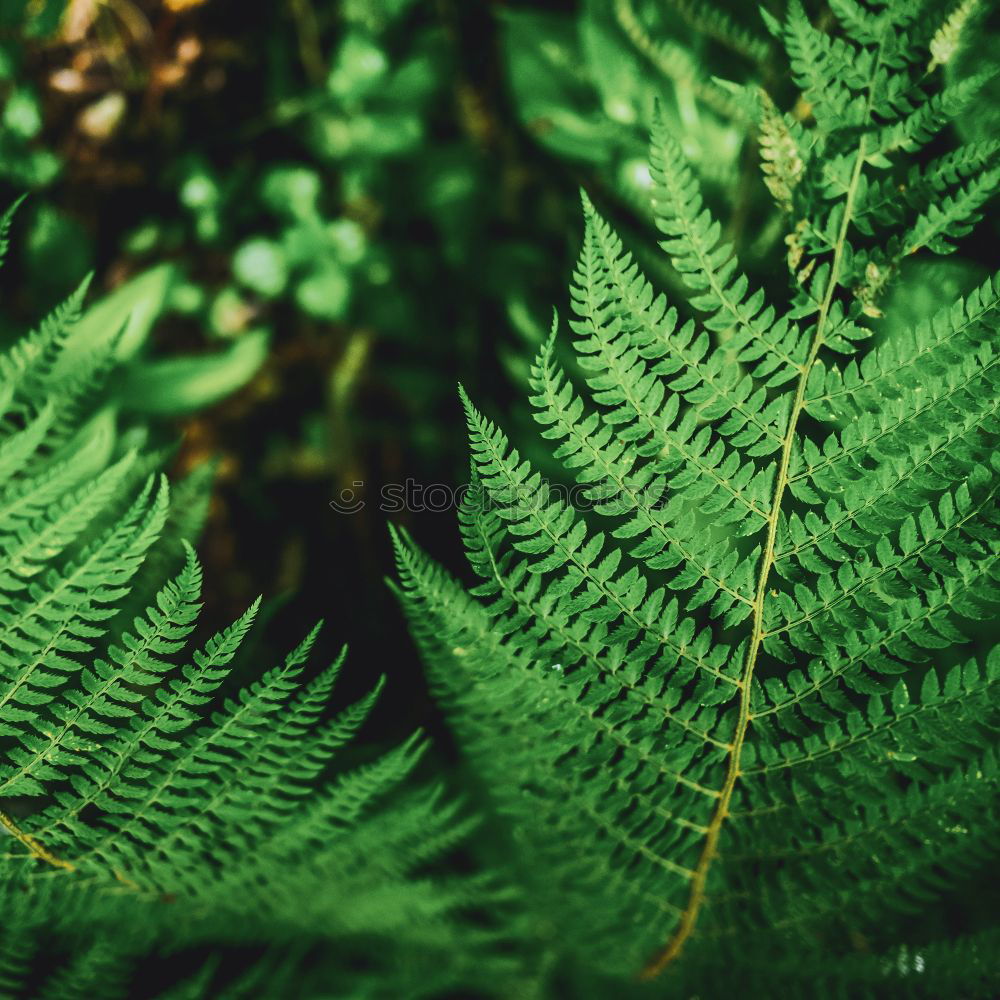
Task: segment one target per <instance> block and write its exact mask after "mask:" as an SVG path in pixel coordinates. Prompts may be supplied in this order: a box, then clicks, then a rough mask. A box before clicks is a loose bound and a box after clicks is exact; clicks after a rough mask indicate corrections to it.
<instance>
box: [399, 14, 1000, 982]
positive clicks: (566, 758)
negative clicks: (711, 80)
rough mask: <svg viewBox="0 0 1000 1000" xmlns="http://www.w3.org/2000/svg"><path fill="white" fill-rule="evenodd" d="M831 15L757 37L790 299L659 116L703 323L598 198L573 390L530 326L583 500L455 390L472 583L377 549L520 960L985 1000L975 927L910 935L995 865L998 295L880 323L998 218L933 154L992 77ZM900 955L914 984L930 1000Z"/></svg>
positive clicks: (920, 32)
mask: <svg viewBox="0 0 1000 1000" xmlns="http://www.w3.org/2000/svg"><path fill="white" fill-rule="evenodd" d="M833 13H834V15H835V16H836V19H837V24H836V27H835V28H834V30H833V31H832V32H825V31H822V30H819V29H818V28H817V27H815V26H814V24H813V22H812V21H811V20H810V19H809V18H808V17H807V16H806V14H805V12H804V10H803V9H802V7H801V6H800V5H799V3H798V2H797V0H796V2H793V3H791V4H790V5H789V8H788V12H787V14H786V15H785V16H784V17H783V18H782V19H781V20H778V19H775V18H774V17H771V16H770V15H768V16H767V24H768V26H769V28H770V30H771V32H772V34H773V35H774V36H775V38H776V39H777V40H778V41H779V42H780V44H781V45H782V46H783V48H784V49H785V50H786V52H787V54H788V59H789V61H790V64H791V72H792V77H793V80H794V83H795V85H796V87H797V88H799V89H800V90H801V92H802V94H803V95H804V100H805V102H807V107H808V116H809V117H808V119H807V120H800V119H802V118H804V117H805V116H802V115H800V116H799V118H796V117H794V116H792V115H783V114H781V113H779V112H778V111H777V110H776V109H775V108H774V106H773V104H772V103H771V102H770V100H769V99H764V98H761V97H760V95H759V94H758V93H757V92H752V93H751V92H744V93H742V94H740V95H739V97H740V100H741V101H742V102H743V104H744V106H745V107H747V108H753V107H756V115H757V117H758V125H759V128H760V131H761V136H762V149H763V157H762V159H763V162H764V167H765V180H766V181H767V186H768V187H769V188H770V191H771V193H772V195H773V196H774V198H775V200H776V202H777V204H778V207H779V208H780V209H781V210H782V212H783V213H784V214H785V216H786V217H787V219H788V225H789V228H790V229H791V234H790V238H789V241H788V242H789V246H790V253H789V268H790V274H789V276H788V281H787V288H788V291H787V293H786V296H785V299H784V301H781V302H779V301H777V300H773V299H770V297H769V296H767V295H765V292H764V290H763V289H760V288H755V287H754V286H753V285H752V284H751V283H750V282H749V281H748V279H747V278H746V277H745V276H744V274H743V273H742V272H741V271H740V268H739V265H738V263H737V261H736V259H735V257H734V255H733V251H732V248H731V246H730V245H729V244H728V243H727V242H726V240H725V239H724V237H723V235H722V228H721V226H720V224H719V223H718V222H717V221H715V219H714V218H713V216H712V214H711V213H710V212H709V211H708V210H707V209H706V208H705V205H704V203H703V201H702V197H701V194H700V191H699V185H698V182H697V180H696V178H695V176H694V174H693V172H692V170H691V169H690V167H689V166H688V164H687V160H686V157H685V155H684V152H683V151H682V149H681V147H680V145H679V143H678V141H677V139H676V138H675V136H674V132H675V129H674V128H673V126H672V125H671V123H670V121H669V119H668V118H667V117H666V116H663V115H661V116H659V117H658V118H657V119H656V120H655V121H654V125H653V141H652V155H651V166H650V174H651V177H652V200H651V210H652V214H653V217H654V218H655V221H656V226H657V228H658V230H659V232H660V234H661V237H662V241H661V247H662V248H663V250H664V251H665V252H666V254H667V255H668V257H669V260H670V263H671V265H672V266H673V268H674V269H675V270H676V271H677V272H678V273H679V274H680V275H681V277H682V279H683V281H684V284H685V285H686V286H687V288H688V290H689V294H688V297H687V306H688V307H689V308H690V309H691V311H692V312H693V314H694V318H691V319H687V320H685V319H683V317H682V316H680V315H679V314H678V312H677V310H676V309H675V308H673V307H672V306H671V305H670V304H669V303H668V301H667V299H666V298H665V297H664V296H663V295H660V294H657V293H656V291H655V289H654V288H653V286H652V285H651V284H650V282H649V281H647V279H646V278H645V276H644V275H643V273H642V272H641V271H640V269H639V267H638V266H637V264H636V263H635V261H633V259H632V256H631V255H630V254H629V253H628V252H626V251H625V250H624V248H623V247H622V244H621V242H620V241H619V240H618V238H617V236H616V235H615V233H614V231H613V230H612V228H611V227H610V226H609V225H608V224H607V223H606V222H605V221H604V220H603V219H602V218H601V217H600V215H599V214H598V213H597V211H596V210H595V209H594V207H593V206H592V204H591V203H590V201H589V199H587V198H586V197H585V198H584V214H585V220H586V229H585V233H584V241H583V249H582V251H581V255H580V260H579V264H578V267H577V270H576V272H575V275H574V284H573V288H572V300H573V312H574V314H575V318H574V319H573V320H572V321H571V322H570V327H571V329H572V330H573V332H574V333H575V334H576V342H575V346H576V349H577V355H578V357H577V370H578V371H579V372H580V373H581V375H582V378H581V379H578V378H576V377H575V375H574V372H573V371H571V372H570V373H569V374H567V373H566V372H564V370H563V368H562V366H561V365H560V364H559V363H558V362H557V360H556V357H555V352H554V343H555V337H556V333H555V331H554V333H553V339H552V340H550V342H549V343H548V344H547V345H546V346H545V347H544V348H543V350H542V351H541V352H540V354H539V356H538V358H537V360H536V363H535V366H534V369H533V376H532V388H533V398H532V403H533V405H534V407H535V410H536V416H537V420H538V423H539V424H540V425H541V427H542V434H543V436H544V437H545V438H547V439H549V440H550V441H552V442H553V444H554V446H555V452H554V457H555V458H556V459H558V460H559V461H560V462H561V464H562V465H563V466H564V467H565V468H566V469H567V470H570V471H571V472H572V474H573V476H574V478H575V479H576V482H577V484H578V488H577V490H576V492H575V493H574V494H572V495H571V498H570V499H569V500H568V499H567V498H566V495H565V494H563V493H561V492H558V491H555V492H553V491H552V489H551V485H550V484H547V483H546V482H545V481H544V480H543V479H542V478H541V476H540V475H539V474H538V473H537V472H536V471H535V470H534V469H533V468H532V466H531V465H530V464H529V463H528V462H527V461H525V460H523V459H522V457H521V455H520V454H519V453H518V451H517V450H515V448H514V447H513V446H512V445H511V443H510V441H509V440H508V439H507V437H506V436H505V434H504V433H503V432H502V431H501V430H500V429H498V428H497V427H496V426H495V425H494V424H493V423H492V422H490V421H489V420H488V419H487V418H485V417H484V416H483V415H482V414H481V413H480V412H479V411H478V410H477V409H476V408H475V406H474V405H473V404H472V403H471V402H470V401H469V400H468V398H467V397H465V396H464V395H463V402H464V405H465V409H466V415H467V419H468V425H469V430H470V440H471V446H472V459H473V475H474V478H473V484H472V488H471V489H470V491H469V493H468V495H467V497H466V502H465V504H464V506H463V509H462V512H461V515H460V520H461V524H462V529H463V535H464V540H465V545H466V549H467V552H468V553H469V557H470V562H471V564H472V566H473V569H474V570H475V571H476V573H477V575H478V576H479V577H480V580H481V582H480V583H479V584H478V585H477V586H476V587H475V588H474V590H473V591H472V593H471V595H470V594H467V593H466V592H465V590H464V589H463V587H462V586H461V585H460V584H459V583H457V582H456V581H455V580H453V579H452V578H450V577H449V576H448V575H446V574H445V573H444V572H443V571H442V570H440V569H438V568H436V567H435V566H434V565H433V564H432V563H430V562H429V561H428V560H427V558H426V557H425V556H423V555H422V554H421V553H420V552H419V551H418V550H417V549H416V548H415V547H414V546H413V544H412V543H411V542H410V541H409V539H408V538H406V537H405V536H404V537H400V538H399V539H398V546H397V547H398V553H399V565H400V572H401V580H402V596H403V602H404V605H405V607H406V609H407V612H408V614H409V616H410V620H411V623H412V626H413V628H414V631H415V633H416V635H417V637H418V640H419V642H420V645H421V648H422V651H423V654H424V657H425V660H426V663H427V666H428V670H429V671H430V675H431V679H432V682H433V683H434V685H435V686H436V688H437V690H438V691H439V693H440V697H441V699H442V701H443V703H444V704H445V706H446V708H447V709H448V711H449V713H450V715H451V717H452V718H453V720H454V725H455V728H456V731H457V733H458V735H459V737H460V740H461V742H462V744H463V746H464V747H465V750H466V752H467V754H468V757H469V759H470V761H471V762H472V764H473V765H474V767H475V768H476V769H477V770H478V772H479V773H480V775H481V778H482V783H483V786H484V788H485V789H487V790H488V794H489V795H490V796H491V797H492V800H493V802H494V804H495V808H496V812H497V814H498V816H499V817H500V821H501V822H502V823H504V824H506V826H507V828H508V829H509V833H510V837H511V841H512V844H515V845H516V848H515V852H516V855H517V858H518V861H519V863H520V868H521V873H522V878H523V880H524V884H525V886H526V892H527V897H528V900H529V904H530V906H531V908H532V911H533V914H534V917H535V919H536V921H537V927H538V928H539V930H538V934H539V936H540V937H542V938H543V940H545V941H546V942H548V946H549V947H551V948H553V949H555V950H557V951H558V953H559V954H560V955H562V956H563V960H564V962H565V963H567V964H568V965H570V966H581V965H582V966H583V967H584V968H586V969H589V970H590V972H587V973H584V974H583V976H584V978H585V979H586V978H587V977H588V976H593V975H598V976H599V975H607V974H609V973H610V974H617V975H623V976H627V975H630V974H633V975H634V974H636V973H639V972H640V970H645V974H646V975H647V976H655V975H657V974H658V973H660V972H661V971H662V970H663V969H664V968H666V969H667V971H666V972H665V973H664V976H665V986H664V990H665V991H667V992H668V993H669V991H670V989H671V985H670V984H671V982H675V981H676V982H677V983H678V984H684V985H679V988H681V989H684V988H686V987H689V988H690V989H691V991H693V992H697V993H699V994H701V993H702V991H707V992H706V994H705V995H711V996H716V995H731V994H732V992H733V990H742V989H748V990H750V991H751V992H760V993H761V994H763V995H768V994H771V993H773V992H775V991H777V992H781V993H784V992H786V990H788V991H794V990H795V989H797V988H798V984H801V988H802V991H803V992H804V993H805V994H806V995H814V993H815V991H816V990H817V989H818V988H819V984H820V983H823V984H824V985H823V987H822V990H821V992H830V993H832V994H835V995H839V994H840V993H843V994H844V995H858V991H871V992H873V995H895V993H896V992H898V993H899V994H900V995H909V994H911V993H912V994H913V995H934V994H935V990H936V988H937V987H935V986H933V985H932V984H933V983H935V982H936V983H941V982H942V981H947V980H948V979H949V976H950V975H951V973H950V972H949V971H948V970H949V969H954V967H955V966H956V965H958V964H960V962H961V960H960V959H957V958H955V956H956V955H960V954H961V953H962V949H963V947H968V948H969V949H970V954H974V955H975V956H976V960H975V961H972V962H970V964H969V968H968V972H969V980H968V991H969V992H970V994H972V995H986V993H988V992H989V988H990V987H989V985H988V984H987V980H989V981H991V982H992V985H993V986H994V987H995V986H996V982H995V980H994V976H995V972H996V969H995V967H994V968H993V969H989V968H988V967H987V966H986V965H984V964H983V963H984V959H983V957H982V956H983V955H984V949H987V948H988V945H987V944H984V943H983V942H985V941H987V940H988V939H989V936H990V935H991V934H992V933H993V929H992V927H990V928H989V929H987V930H985V931H984V932H983V933H984V934H985V935H986V936H985V937H982V938H980V939H978V943H976V944H968V945H967V946H966V945H962V944H957V945H953V944H951V943H948V941H947V935H946V934H944V933H943V931H942V929H940V928H937V927H935V925H934V921H933V920H932V919H930V917H931V915H932V912H933V909H934V907H935V906H936V905H938V904H937V901H938V900H940V899H942V898H943V897H947V895H948V894H949V893H950V892H958V891H960V889H961V887H962V886H964V885H965V884H966V881H967V880H969V879H974V878H977V877H978V878H980V879H981V878H982V877H983V876H984V874H985V873H986V872H988V871H989V867H990V865H991V863H995V853H994V852H995V843H996V834H997V815H996V801H997V794H996V792H997V788H996V785H997V779H998V774H1000V771H998V765H997V760H996V756H995V752H994V748H993V740H994V737H995V728H996V724H997V719H996V716H995V709H994V708H993V704H994V703H995V683H996V680H997V678H998V677H1000V654H998V652H997V651H996V650H995V649H994V648H993V646H992V644H993V641H994V637H993V636H988V637H984V638H982V640H981V641H980V637H981V636H982V630H981V626H979V625H978V623H979V622H982V621H992V620H995V615H996V606H997V601H998V600H1000V573H998V568H997V557H998V554H1000V512H998V509H997V505H996V482H997V472H998V469H1000V463H998V461H997V458H996V445H997V431H998V429H1000V428H998V424H997V419H996V410H997V400H998V398H1000V391H998V390H1000V382H998V376H997V369H996V361H997V358H998V356H1000V355H998V348H997V340H996V330H997V323H996V312H997V307H998V304H1000V280H998V279H997V278H993V279H991V280H988V281H986V282H985V283H983V284H982V285H981V286H980V287H978V288H976V289H974V290H972V291H970V292H969V293H968V294H967V295H965V296H963V297H961V298H959V299H958V300H957V301H954V302H953V303H951V304H949V305H947V306H946V307H944V308H942V309H940V310H939V311H938V312H937V313H935V314H934V315H928V316H925V317H923V318H922V319H921V321H920V322H919V323H917V324H916V325H915V326H914V327H913V328H911V329H905V328H904V329H902V330H901V329H900V328H899V327H898V326H896V327H895V328H893V327H891V326H890V323H889V321H888V320H887V319H885V318H883V311H884V310H883V306H884V305H885V301H886V299H885V294H884V293H885V291H886V289H887V288H888V287H889V286H890V285H891V283H892V282H893V281H894V280H895V279H896V275H897V271H898V270H899V269H900V267H901V264H902V262H903V260H904V258H906V257H908V256H910V255H912V254H914V253H918V252H923V253H927V252H930V253H939V254H940V253H949V252H951V251H952V250H953V249H954V248H955V246H956V244H960V242H961V240H962V238H963V237H965V236H966V235H967V234H968V233H969V232H970V230H971V229H972V227H973V225H974V224H975V223H976V222H977V221H978V220H979V219H980V217H981V215H982V211H983V207H984V204H985V201H986V199H987V198H988V197H989V196H991V195H992V194H993V193H995V191H996V189H997V184H998V180H1000V175H998V173H997V170H996V167H995V150H993V149H992V147H991V146H989V145H988V144H987V145H984V144H982V143H979V142H976V143H972V144H970V145H968V146H963V147H960V148H959V149H957V150H955V151H953V152H944V153H939V152H938V151H937V150H936V149H935V148H934V147H933V146H932V145H929V144H931V143H932V140H933V139H934V137H935V136H936V135H937V134H938V133H939V132H940V131H941V130H942V129H944V128H945V127H946V126H947V124H948V123H949V122H950V121H951V120H952V119H954V118H955V116H957V115H960V114H962V113H964V112H965V111H966V110H967V109H969V108H970V107H973V106H974V102H975V100H976V97H977V94H978V93H979V91H980V90H981V88H982V86H983V84H984V82H985V79H986V78H985V77H984V76H983V75H974V76H969V77H961V78H957V79H949V80H947V81H942V79H941V70H940V66H941V64H942V63H943V62H945V61H946V60H947V59H949V58H950V56H949V52H950V51H951V50H950V49H949V46H948V44H946V41H947V39H946V35H947V33H948V32H953V31H954V30H955V29H954V25H955V19H954V18H949V14H950V12H949V11H948V10H947V9H942V8H941V7H940V6H939V5H936V4H932V3H923V4H921V3H912V2H903V0H897V2H894V0H887V2H884V3H878V4H875V5H873V6H872V7H870V8H869V7H867V6H861V5H859V4H857V3H855V2H854V0H840V2H838V3H836V4H834V5H833ZM943 39H944V40H943ZM918 153H919V160H918V159H916V155H917V154H918ZM904 179H905V180H906V182H907V197H906V198H898V197H896V198H891V199H890V198H889V197H888V192H889V191H890V190H891V189H892V188H893V187H895V186H898V185H899V184H900V183H901V182H902V181H903V180H904ZM882 326H884V328H885V330H886V334H884V335H883V334H882V333H880V327H882ZM873 335H875V336H876V337H877V340H876V343H875V344H874V346H871V345H869V344H867V343H866V341H868V340H869V339H870V338H872V337H873ZM581 383H582V385H581ZM970 638H971V639H974V640H975V643H973V642H970ZM977 645H978V648H976V646H977ZM921 918H924V922H923V923H921ZM549 928H551V930H549ZM546 935H551V937H546ZM936 935H941V936H942V940H941V941H940V943H936V942H935V943H933V944H932V945H931V949H930V950H929V951H928V952H927V955H926V956H924V953H923V951H922V949H923V948H924V947H925V946H927V945H928V944H929V943H930V942H934V941H935V936H936ZM859 942H863V946H862V947H863V948H864V950H866V951H867V950H871V951H874V952H876V953H878V954H882V955H884V956H886V957H885V958H884V959H881V960H876V959H874V958H872V959H867V958H866V959H860V958H859V957H858V956H857V954H856V952H857V950H858V948H859ZM915 955H919V956H920V973H921V976H922V975H923V972H924V970H925V968H928V969H929V967H930V963H939V964H936V965H935V968H934V969H933V970H932V974H931V975H929V976H927V977H926V978H920V977H918V976H917V974H916V972H915V971H914V968H913V967H912V966H910V967H907V963H908V962H910V961H911V958H910V957H908V956H911V957H912V956H915ZM987 964H988V963H987ZM668 967H669V968H668ZM938 976H940V977H941V978H935V977H938ZM671 977H674V979H671ZM958 981H959V980H957V979H956V980H955V982H956V984H957V983H958ZM778 984H780V985H778ZM958 988H959V992H960V993H961V992H962V987H958ZM945 992H947V990H946V991H945Z"/></svg>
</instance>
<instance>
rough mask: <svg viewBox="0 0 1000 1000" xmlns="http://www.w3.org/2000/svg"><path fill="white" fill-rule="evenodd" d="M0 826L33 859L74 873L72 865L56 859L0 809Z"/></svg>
mask: <svg viewBox="0 0 1000 1000" xmlns="http://www.w3.org/2000/svg"><path fill="white" fill-rule="evenodd" d="M0 826H2V827H3V828H4V829H5V830H6V831H7V832H8V833H9V834H10V835H11V836H12V837H13V838H14V839H15V840H16V841H17V842H18V843H19V844H23V845H24V846H25V847H26V848H27V849H28V850H29V851H30V852H31V856H32V857H33V858H38V860H39V861H44V862H45V863H46V864H50V865H52V867H53V868H62V869H63V870H64V871H68V872H72V871H76V866H75V865H74V864H72V863H70V862H69V861H63V859H62V858H57V857H56V856H55V855H54V854H53V853H52V852H51V851H50V850H48V849H47V848H46V847H45V846H44V845H43V844H42V843H40V842H39V841H37V840H36V839H35V838H34V837H32V836H31V834H30V833H25V832H24V830H22V829H21V828H20V827H19V826H18V825H17V823H15V822H14V820H13V819H11V817H10V816H8V815H7V814H6V813H5V812H4V811H3V810H2V809H0Z"/></svg>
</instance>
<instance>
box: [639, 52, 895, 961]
mask: <svg viewBox="0 0 1000 1000" xmlns="http://www.w3.org/2000/svg"><path fill="white" fill-rule="evenodd" d="M879 53H880V54H881V46H880V48H879ZM878 62H879V60H878V59H876V67H877V65H878ZM873 93H874V81H873V83H872V86H871V87H870V89H869V95H868V115H869V116H870V113H871V106H872V99H873ZM865 138H866V136H864V135H862V136H861V139H860V141H859V143H858V151H857V155H856V157H855V161H854V168H853V171H852V173H851V181H850V185H849V186H848V189H847V195H846V197H845V199H844V217H843V220H842V221H841V225H840V231H839V233H838V235H837V243H836V246H835V248H834V254H833V261H832V263H831V266H830V280H829V282H828V283H827V286H826V291H825V293H824V296H823V301H822V303H821V304H820V308H819V314H818V316H817V318H816V329H815V333H814V335H813V340H812V344H811V345H810V348H809V355H808V357H807V359H806V361H805V364H803V365H802V366H801V368H800V373H799V377H798V382H797V385H796V389H795V401H794V402H793V404H792V409H791V413H790V414H789V417H788V427H787V430H786V432H785V438H784V441H783V443H782V448H781V461H780V465H779V469H778V476H777V481H776V483H775V487H774V499H773V501H772V504H771V513H770V515H769V516H768V523H767V542H766V544H765V547H764V554H763V556H762V559H761V568H760V577H759V581H758V585H757V594H756V597H755V599H754V613H753V632H752V634H751V637H750V644H749V646H748V648H747V658H746V663H745V666H744V668H743V674H742V676H741V678H740V681H739V688H740V703H739V715H738V717H737V721H736V732H735V734H734V736H733V748H732V750H731V751H730V754H729V766H728V768H727V770H726V779H725V782H724V784H723V786H722V790H721V792H720V795H719V800H718V803H717V804H716V808H715V812H714V813H713V815H712V819H711V821H710V822H709V828H708V834H707V836H706V837H705V844H704V847H703V848H702V852H701V857H700V858H699V859H698V865H697V867H696V868H695V874H694V878H692V880H691V894H690V896H689V898H688V904H687V906H686V907H685V909H684V914H683V916H682V917H681V920H680V923H679V924H678V925H677V928H676V930H675V931H674V933H673V935H672V936H671V938H670V940H669V941H668V942H667V944H666V945H665V946H664V947H663V948H662V949H661V950H660V951H659V952H657V954H656V955H654V956H653V958H652V959H650V961H649V962H648V963H647V964H646V967H645V968H644V969H643V970H642V973H641V974H640V978H641V979H644V980H648V979H653V978H654V977H655V976H657V975H659V974H660V973H661V972H662V971H663V970H664V969H665V968H666V967H667V966H668V965H669V964H670V963H671V962H672V961H673V960H674V959H675V958H677V956H678V955H680V953H681V950H682V949H683V947H684V944H685V942H686V941H687V939H688V938H689V937H690V936H691V934H692V932H693V931H694V928H695V924H696V923H697V920H698V914H699V911H700V910H701V907H702V904H703V903H704V901H705V883H706V880H707V878H708V872H709V869H710V868H711V866H712V862H713V861H714V860H715V857H716V854H717V853H718V844H719V836H720V834H721V832H722V825H723V823H724V822H725V820H726V817H727V816H728V815H729V803H730V802H731V800H732V797H733V791H734V789H735V788H736V782H737V781H738V779H739V777H740V774H741V770H740V761H741V757H742V752H743V743H744V741H745V739H746V734H747V729H748V728H749V726H750V723H751V721H752V719H753V716H752V714H751V712H750V692H751V681H752V679H753V674H754V670H755V669H756V667H757V660H758V657H759V654H760V648H761V643H762V642H763V639H764V635H765V631H764V599H765V597H766V596H767V583H768V579H769V577H770V574H771V569H772V568H773V566H774V555H775V552H774V549H775V539H776V537H777V533H778V519H779V515H780V514H781V504H782V501H783V500H784V495H785V489H786V487H787V486H788V467H789V463H790V462H791V457H792V448H793V446H794V444H795V438H796V430H797V426H798V421H799V417H800V416H801V414H802V410H803V409H804V405H805V395H806V385H807V383H808V381H809V372H810V371H811V370H812V366H813V364H814V362H815V361H816V357H817V355H818V354H819V351H820V348H821V347H822V346H823V339H824V335H825V331H826V324H827V320H828V319H829V316H830V308H831V306H832V305H833V298H834V295H835V293H836V290H837V286H838V284H839V281H840V270H841V266H842V264H843V259H844V247H845V246H846V243H847V231H848V228H849V227H850V224H851V218H852V214H853V210H854V200H855V198H856V196H857V192H858V185H859V183H860V180H861V171H862V168H863V167H864V163H865Z"/></svg>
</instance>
